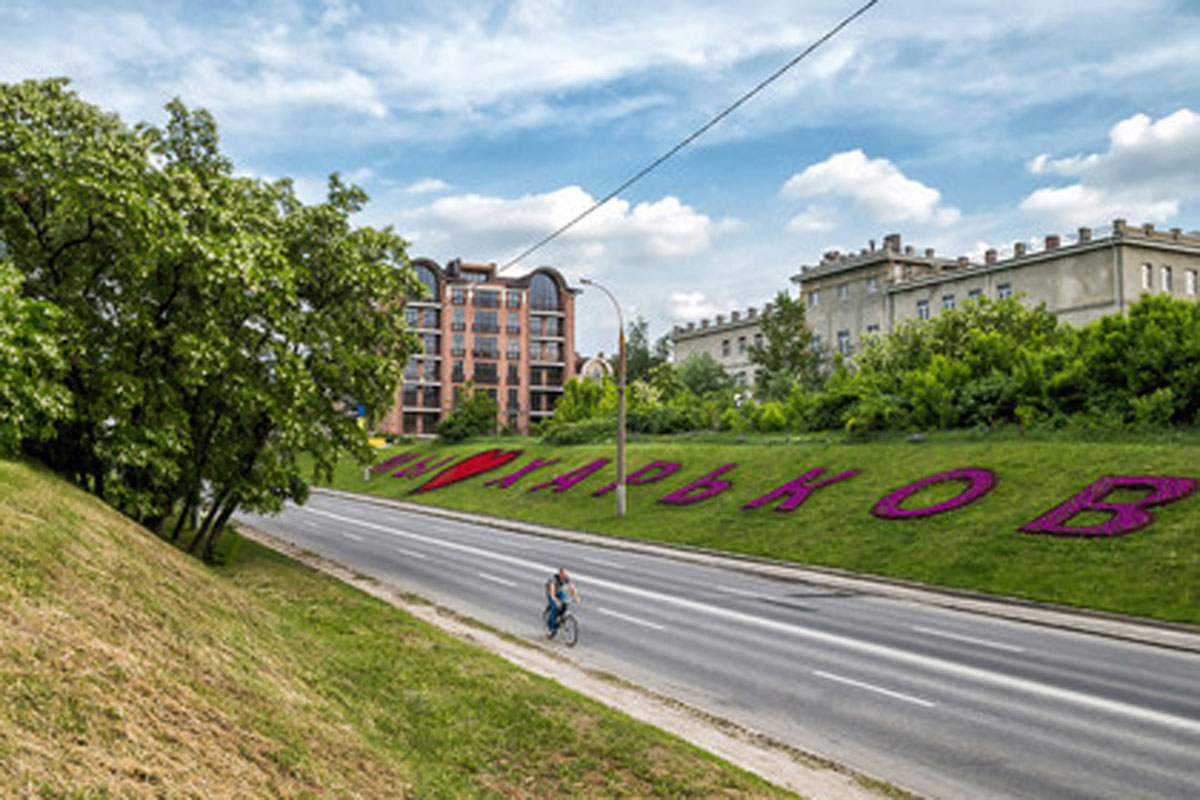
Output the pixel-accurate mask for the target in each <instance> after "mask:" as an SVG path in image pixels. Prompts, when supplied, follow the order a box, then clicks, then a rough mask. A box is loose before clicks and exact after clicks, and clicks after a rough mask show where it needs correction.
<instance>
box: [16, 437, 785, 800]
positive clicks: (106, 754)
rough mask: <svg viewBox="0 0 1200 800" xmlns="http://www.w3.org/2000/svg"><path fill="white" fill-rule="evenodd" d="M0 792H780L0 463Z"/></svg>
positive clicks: (329, 594)
mask: <svg viewBox="0 0 1200 800" xmlns="http://www.w3.org/2000/svg"><path fill="white" fill-rule="evenodd" d="M0 795H2V796H4V797H22V798H24V797H30V798H33V797H46V798H68V797H70V798H101V797H123V798H137V797H146V798H150V797H156V798H157V797H171V798H189V797H190V798H206V799H207V798H232V797H238V798H241V797H296V798H315V797H369V798H383V797H386V798H403V797H408V798H448V799H449V798H473V797H507V798H542V797H566V796H570V797H606V798H607V797H654V796H664V797H665V796H669V797H735V798H749V797H778V796H783V795H784V793H782V792H777V791H776V790H774V789H773V788H771V787H769V786H767V785H765V784H763V783H762V782H760V781H758V780H756V779H754V778H752V777H749V776H747V775H746V774H744V773H742V772H740V771H737V770H734V769H733V768H731V767H729V766H727V765H725V764H723V763H721V762H718V761H716V760H715V759H712V758H710V757H708V756H707V755H705V754H703V753H701V752H699V751H697V750H695V749H694V748H691V747H689V746H687V745H684V744H683V743H681V742H680V741H679V740H677V739H674V738H672V737H669V736H667V735H665V734H662V733H660V732H658V731H656V730H654V729H652V728H649V727H647V726H644V725H640V724H637V723H633V722H631V721H630V720H628V719H627V718H625V717H622V716H620V715H618V714H616V713H613V712H611V711H609V710H607V709H606V708H604V707H601V706H599V705H598V704H595V703H593V702H590V701H588V700H585V699H583V698H581V697H580V696H578V695H575V694H573V693H571V692H568V691H566V690H563V689H561V688H560V687H558V686H557V685H555V684H553V683H550V682H549V681H545V680H542V679H540V678H536V677H534V676H531V675H529V674H527V673H524V672H521V671H518V670H516V669H514V668H512V667H511V666H509V665H508V664H507V663H506V662H503V661H501V660H500V659H498V658H496V657H493V656H491V655H488V654H486V653H483V652H482V651H479V650H476V649H474V648H471V647H468V646H466V645H463V644H461V643H459V642H458V641H456V640H454V639H451V638H450V637H448V636H447V635H445V634H443V633H441V632H440V631H438V630H436V629H434V628H431V627H430V626H428V625H426V624H423V623H420V622H418V621H416V620H414V619H412V618H411V617H408V616H406V615H403V614H401V613H399V612H397V611H396V610H395V609H393V608H391V607H389V606H387V605H385V604H383V603H382V602H380V601H377V600H375V599H373V598H370V597H368V596H366V595H365V594H363V593H361V592H358V591H355V590H353V589H349V588H347V587H345V586H344V585H342V584H340V583H338V582H337V581H334V580H332V579H329V578H326V577H324V576H322V575H319V574H317V573H315V572H313V571H311V570H309V569H307V568H305V567H302V566H300V565H297V564H296V563H294V562H291V561H289V560H287V559H285V558H283V557H281V556H279V555H277V554H275V553H273V552H272V551H269V550H266V549H263V548H259V547H257V546H255V545H254V544H253V543H250V542H242V543H241V546H240V548H239V549H238V550H237V552H236V555H235V557H234V558H233V559H232V561H231V563H230V564H229V565H228V566H226V567H223V568H221V569H218V570H212V569H207V568H205V567H203V566H201V565H200V564H198V563H197V562H195V561H194V560H192V559H190V558H188V557H185V556H183V555H182V554H180V553H178V552H177V551H175V550H174V549H172V548H171V547H169V546H167V545H166V544H164V543H162V542H160V541H159V540H157V539H156V538H155V537H153V536H152V535H151V534H149V533H148V532H146V531H145V530H143V529H141V528H139V527H137V526H135V525H133V524H131V523H129V522H128V521H126V520H125V519H124V518H122V517H119V516H118V515H116V514H114V513H112V512H111V511H110V510H109V509H108V508H107V507H106V506H104V505H103V504H102V503H100V502H99V501H97V500H96V499H94V498H92V497H90V496H88V495H85V494H83V493H82V492H79V491H77V490H75V489H74V488H72V487H70V486H69V485H67V484H64V483H63V482H61V481H58V480H56V479H54V478H52V477H50V476H48V475H47V474H45V473H44V472H42V471H40V470H38V469H35V468H31V467H29V466H26V465H22V464H17V463H12V462H5V461H0Z"/></svg>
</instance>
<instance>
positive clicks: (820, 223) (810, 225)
mask: <svg viewBox="0 0 1200 800" xmlns="http://www.w3.org/2000/svg"><path fill="white" fill-rule="evenodd" d="M838 222H839V220H838V215H837V211H835V210H834V209H832V208H827V207H823V206H809V207H808V208H806V209H804V211H801V212H800V213H799V214H797V215H796V216H794V217H792V218H791V219H790V220H788V224H787V228H788V230H789V231H795V232H797V233H824V232H825V231H831V230H833V229H835V228H836V227H837V226H838Z"/></svg>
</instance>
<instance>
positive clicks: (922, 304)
mask: <svg viewBox="0 0 1200 800" xmlns="http://www.w3.org/2000/svg"><path fill="white" fill-rule="evenodd" d="M917 319H929V301H928V300H918V301H917Z"/></svg>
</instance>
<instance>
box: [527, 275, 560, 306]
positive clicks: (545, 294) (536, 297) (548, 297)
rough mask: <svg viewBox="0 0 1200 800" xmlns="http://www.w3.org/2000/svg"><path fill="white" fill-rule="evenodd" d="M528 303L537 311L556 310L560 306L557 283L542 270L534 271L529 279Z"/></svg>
mask: <svg viewBox="0 0 1200 800" xmlns="http://www.w3.org/2000/svg"><path fill="white" fill-rule="evenodd" d="M529 305H530V306H532V307H533V308H535V309H537V310H538V311H558V310H560V309H561V308H562V299H561V298H560V297H559V294H558V284H557V283H555V281H554V279H553V278H551V277H550V276H549V275H547V274H546V273H544V272H538V273H536V274H535V275H534V276H533V277H532V278H531V279H530V280H529Z"/></svg>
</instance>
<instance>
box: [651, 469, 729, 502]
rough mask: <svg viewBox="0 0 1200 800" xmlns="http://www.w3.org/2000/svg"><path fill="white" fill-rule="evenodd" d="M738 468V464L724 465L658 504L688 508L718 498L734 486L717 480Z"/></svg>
mask: <svg viewBox="0 0 1200 800" xmlns="http://www.w3.org/2000/svg"><path fill="white" fill-rule="evenodd" d="M736 466H737V464H723V465H722V466H719V467H717V468H716V469H714V470H713V471H712V472H710V473H708V474H707V475H705V476H703V477H700V478H697V479H696V480H694V481H692V482H691V483H689V484H688V485H687V486H683V487H681V488H679V489H676V490H675V491H673V492H671V493H670V494H669V495H667V496H666V497H661V498H659V500H658V502H660V503H663V504H665V505H669V506H686V505H691V504H692V503H699V502H700V501H701V500H707V499H709V498H710V497H716V496H717V495H719V494H720V493H721V492H723V491H725V490H726V489H728V488H729V487H730V486H732V485H733V484H732V483H731V482H729V481H725V480H717V478H718V477H720V476H721V475H724V474H725V473H726V472H728V471H729V470H731V469H733V468H734V467H736Z"/></svg>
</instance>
